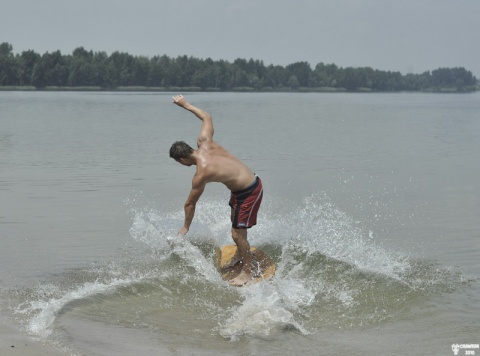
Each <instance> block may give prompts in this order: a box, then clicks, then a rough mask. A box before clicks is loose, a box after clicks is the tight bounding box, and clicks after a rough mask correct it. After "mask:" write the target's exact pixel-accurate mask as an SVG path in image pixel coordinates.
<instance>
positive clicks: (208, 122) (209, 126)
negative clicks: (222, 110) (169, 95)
mask: <svg viewBox="0 0 480 356" xmlns="http://www.w3.org/2000/svg"><path fill="white" fill-rule="evenodd" d="M173 103H174V104H176V105H178V106H180V107H182V108H184V109H185V110H188V111H190V112H191V113H193V114H195V116H196V117H198V118H199V119H200V120H202V127H201V128H200V136H198V140H197V145H198V146H200V142H202V141H210V140H212V138H213V122H212V116H211V115H210V114H209V113H208V112H206V111H204V110H202V109H200V108H197V107H196V106H193V105H192V104H190V103H189V102H188V101H187V100H186V99H185V98H184V97H183V95H176V96H174V97H173Z"/></svg>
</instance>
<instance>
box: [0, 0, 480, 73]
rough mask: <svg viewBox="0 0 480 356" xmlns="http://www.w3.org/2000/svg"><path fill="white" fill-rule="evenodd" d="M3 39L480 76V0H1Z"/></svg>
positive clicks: (18, 46) (53, 46)
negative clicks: (461, 71) (450, 70)
mask: <svg viewBox="0 0 480 356" xmlns="http://www.w3.org/2000/svg"><path fill="white" fill-rule="evenodd" d="M0 42H8V43H10V44H12V45H13V51H14V53H21V52H22V51H24V50H28V49H33V50H35V51H36V52H38V53H40V54H43V53H45V52H47V51H48V52H52V51H55V50H60V51H61V52H62V54H70V53H71V52H72V51H73V50H74V49H75V48H77V47H84V48H85V49H87V50H93V51H105V52H107V53H108V54H110V53H112V52H113V51H116V50H118V51H123V52H128V53H130V54H133V55H145V56H154V55H163V54H166V55H168V56H170V57H176V56H178V55H188V56H194V57H197V58H202V59H206V58H208V57H210V58H212V59H214V60H219V59H224V60H228V61H233V60H234V59H236V58H245V59H250V58H253V59H259V60H263V61H264V64H265V65H269V64H279V65H282V66H284V65H287V64H290V63H294V62H298V61H307V62H309V63H310V65H311V66H312V68H314V67H315V65H316V64H317V63H319V62H324V63H335V64H337V65H338V66H341V67H347V66H352V67H361V66H369V67H372V68H374V69H382V70H392V71H400V72H402V73H403V74H406V73H408V72H413V73H421V72H424V71H426V70H433V69H437V68H439V67H465V68H466V69H468V70H470V71H472V72H473V74H474V75H475V76H476V77H477V78H480V0H169V1H164V0H132V1H130V0H0Z"/></svg>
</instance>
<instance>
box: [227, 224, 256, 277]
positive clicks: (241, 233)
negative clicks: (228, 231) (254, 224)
mask: <svg viewBox="0 0 480 356" xmlns="http://www.w3.org/2000/svg"><path fill="white" fill-rule="evenodd" d="M232 238H233V241H234V242H235V244H236V245H237V253H238V254H239V257H240V261H241V263H242V271H241V272H240V274H239V275H238V276H237V277H235V278H233V279H231V280H230V284H232V285H235V286H243V285H244V284H245V283H247V282H249V281H250V280H251V279H252V253H251V251H250V244H249V243H248V241H247V229H235V228H232Z"/></svg>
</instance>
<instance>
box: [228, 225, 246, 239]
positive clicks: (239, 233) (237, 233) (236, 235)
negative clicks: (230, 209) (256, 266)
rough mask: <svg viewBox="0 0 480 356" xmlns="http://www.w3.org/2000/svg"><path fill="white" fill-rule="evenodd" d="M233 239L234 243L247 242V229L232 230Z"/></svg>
mask: <svg viewBox="0 0 480 356" xmlns="http://www.w3.org/2000/svg"><path fill="white" fill-rule="evenodd" d="M232 238H233V241H235V242H237V241H243V240H245V241H246V240H247V229H234V228H232Z"/></svg>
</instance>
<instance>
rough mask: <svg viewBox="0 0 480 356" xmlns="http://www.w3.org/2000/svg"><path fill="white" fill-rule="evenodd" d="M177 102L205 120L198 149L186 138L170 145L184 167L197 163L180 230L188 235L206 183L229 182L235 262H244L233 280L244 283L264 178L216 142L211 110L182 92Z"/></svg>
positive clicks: (249, 276) (249, 273)
mask: <svg viewBox="0 0 480 356" xmlns="http://www.w3.org/2000/svg"><path fill="white" fill-rule="evenodd" d="M173 103H174V104H176V105H178V106H180V107H182V108H184V109H185V110H188V111H190V112H191V113H193V114H195V116H197V117H198V118H199V119H200V120H201V121H202V126H201V129H200V136H198V139H197V146H198V149H196V150H194V149H193V148H192V147H190V146H189V145H188V144H186V143H185V142H183V141H177V142H175V143H174V144H173V145H172V147H171V148H170V157H172V158H173V159H175V160H176V161H177V162H178V163H180V164H182V165H184V166H188V167H189V166H191V165H195V166H197V169H196V172H195V175H194V176H193V179H192V190H191V191H190V194H189V195H188V198H187V201H186V202H185V206H184V209H185V222H184V224H183V227H182V228H181V229H180V231H179V232H178V233H179V234H180V235H182V236H183V235H185V234H186V233H187V232H188V229H189V228H190V224H191V223H192V220H193V215H194V214H195V205H196V204H197V201H198V199H199V198H200V196H201V195H202V193H203V191H204V189H205V185H206V184H207V183H210V182H219V183H223V184H225V186H226V187H227V188H228V189H230V191H231V196H230V201H229V205H230V207H231V221H232V238H233V241H234V242H235V244H236V245H237V255H236V257H235V259H234V262H233V263H235V262H238V261H239V262H240V263H242V271H241V272H240V274H239V275H238V276H237V277H235V278H233V279H231V280H230V281H229V282H230V284H232V285H235V286H242V285H244V284H245V283H247V282H248V281H250V280H251V279H252V270H251V261H252V254H251V252H250V244H249V243H248V241H247V229H248V228H250V227H252V226H253V225H255V224H256V223H257V212H258V208H259V207H260V203H261V202H262V197H263V188H262V181H261V180H260V178H259V177H257V176H256V175H255V174H254V173H253V172H252V171H251V170H250V169H249V168H248V167H247V166H246V165H245V164H244V163H243V162H242V161H240V160H239V159H238V158H236V157H235V156H233V155H232V154H231V153H230V152H228V151H227V150H226V149H225V148H223V147H222V146H220V145H219V144H218V143H216V142H215V141H213V123H212V117H211V116H210V114H209V113H207V112H205V111H203V110H202V109H199V108H197V107H195V106H193V105H191V104H189V103H188V102H187V100H185V98H184V97H183V96H182V95H177V96H174V97H173Z"/></svg>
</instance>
